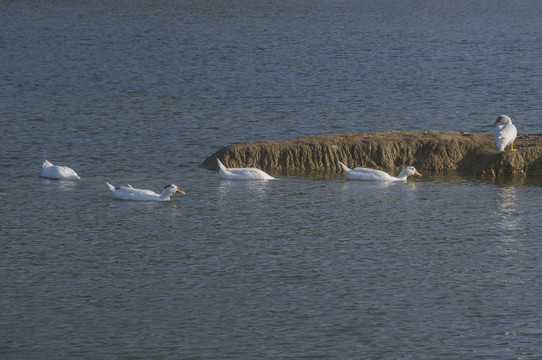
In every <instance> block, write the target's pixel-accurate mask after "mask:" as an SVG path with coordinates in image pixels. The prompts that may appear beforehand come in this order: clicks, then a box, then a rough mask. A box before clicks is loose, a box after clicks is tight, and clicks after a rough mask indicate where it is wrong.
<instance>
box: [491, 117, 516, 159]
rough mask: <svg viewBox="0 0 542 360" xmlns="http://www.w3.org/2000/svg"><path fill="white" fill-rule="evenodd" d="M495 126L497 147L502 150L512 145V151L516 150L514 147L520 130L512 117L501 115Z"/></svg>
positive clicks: (494, 137)
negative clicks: (513, 122)
mask: <svg viewBox="0 0 542 360" xmlns="http://www.w3.org/2000/svg"><path fill="white" fill-rule="evenodd" d="M493 126H495V129H494V130H493V139H495V144H496V145H497V149H499V151H500V152H502V151H504V149H505V148H506V147H507V146H508V145H510V151H516V149H514V140H516V136H517V135H518V130H517V129H516V127H515V126H514V124H512V119H510V118H509V117H508V116H506V115H501V116H499V117H498V118H497V120H495V122H494V123H493Z"/></svg>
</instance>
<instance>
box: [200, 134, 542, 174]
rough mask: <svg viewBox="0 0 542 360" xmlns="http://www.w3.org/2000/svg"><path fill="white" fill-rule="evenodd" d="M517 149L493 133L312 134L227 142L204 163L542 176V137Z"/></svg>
mask: <svg viewBox="0 0 542 360" xmlns="http://www.w3.org/2000/svg"><path fill="white" fill-rule="evenodd" d="M514 147H515V148H516V149H517V151H514V152H502V153H499V152H498V150H497V147H496V146H495V142H494V140H493V137H492V135H491V134H490V133H486V134H477V133H467V132H453V131H432V130H427V131H390V132H375V133H346V134H338V135H311V136H303V137H299V138H295V139H291V140H283V141H260V142H250V143H244V144H233V145H229V146H226V147H224V148H222V149H220V150H219V151H217V152H216V153H214V154H213V155H211V156H209V157H208V158H207V159H206V160H205V161H204V162H203V163H202V164H201V165H202V166H203V167H206V168H208V169H211V170H217V169H218V165H217V163H216V159H217V158H219V159H220V160H221V161H222V162H223V163H224V164H225V165H226V166H228V167H256V168H259V169H262V170H265V171H271V172H273V171H284V170H319V171H320V170H321V171H333V172H340V171H342V169H341V168H340V165H339V161H341V162H343V163H344V164H346V165H347V166H349V167H354V166H361V167H369V168H374V169H381V170H385V171H388V172H390V173H398V172H399V171H400V170H401V169H402V168H404V167H405V166H407V165H413V166H415V167H416V168H417V169H418V170H420V171H431V172H440V173H446V172H458V173H461V174H463V175H466V176H481V177H487V176H490V177H494V176H503V175H542V135H530V134H518V137H517V139H516V141H515V142H514Z"/></svg>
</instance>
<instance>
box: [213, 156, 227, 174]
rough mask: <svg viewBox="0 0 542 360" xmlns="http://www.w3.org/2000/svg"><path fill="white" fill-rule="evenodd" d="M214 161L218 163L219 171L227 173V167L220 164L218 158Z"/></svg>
mask: <svg viewBox="0 0 542 360" xmlns="http://www.w3.org/2000/svg"><path fill="white" fill-rule="evenodd" d="M216 162H217V163H218V167H219V168H220V172H223V173H227V172H228V169H227V168H226V167H225V166H224V165H222V163H221V162H220V160H218V159H216Z"/></svg>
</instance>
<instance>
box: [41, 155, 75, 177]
mask: <svg viewBox="0 0 542 360" xmlns="http://www.w3.org/2000/svg"><path fill="white" fill-rule="evenodd" d="M41 169H42V170H41V176H43V177H46V178H50V179H58V180H79V179H81V178H80V177H79V175H77V173H76V172H75V171H74V170H73V169H71V168H69V167H67V166H60V165H53V163H52V162H50V161H49V160H45V161H44V162H43V164H42V165H41Z"/></svg>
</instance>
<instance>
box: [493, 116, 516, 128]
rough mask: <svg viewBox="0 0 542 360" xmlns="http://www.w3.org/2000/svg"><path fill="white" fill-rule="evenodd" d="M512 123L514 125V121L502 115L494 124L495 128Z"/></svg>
mask: <svg viewBox="0 0 542 360" xmlns="http://www.w3.org/2000/svg"><path fill="white" fill-rule="evenodd" d="M511 123H512V119H510V118H509V117H508V116H506V115H501V116H499V117H498V118H497V120H495V122H494V123H493V126H498V125H506V124H511Z"/></svg>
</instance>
